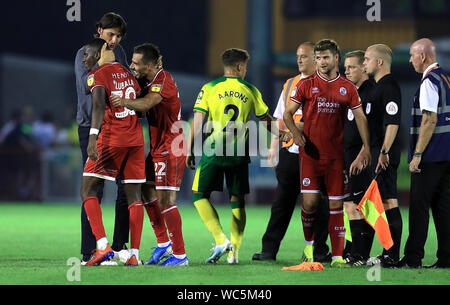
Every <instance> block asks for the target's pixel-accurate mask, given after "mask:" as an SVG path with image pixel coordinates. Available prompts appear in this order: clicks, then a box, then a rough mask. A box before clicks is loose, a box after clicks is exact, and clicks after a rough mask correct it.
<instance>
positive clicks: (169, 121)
mask: <svg viewBox="0 0 450 305" xmlns="http://www.w3.org/2000/svg"><path fill="white" fill-rule="evenodd" d="M147 88H148V92H153V93H158V94H160V95H161V96H162V101H161V102H160V103H159V104H158V105H156V106H155V107H153V108H152V109H150V111H149V112H148V114H147V118H148V124H149V129H150V139H151V149H152V150H151V153H152V156H153V158H158V157H164V156H165V155H167V154H169V153H170V154H175V155H180V150H179V149H183V148H184V135H183V129H182V128H181V102H180V94H179V93H178V88H177V85H176V83H175V81H174V79H173V78H172V75H171V74H170V73H169V72H167V71H165V70H163V69H161V70H159V71H158V73H156V75H155V77H154V78H153V81H151V82H150V83H149V84H148V85H147ZM177 137H178V139H180V140H181V141H179V142H178V141H177V142H176V145H174V146H176V147H172V142H173V141H174V139H175V138H177ZM174 150H177V151H174Z"/></svg>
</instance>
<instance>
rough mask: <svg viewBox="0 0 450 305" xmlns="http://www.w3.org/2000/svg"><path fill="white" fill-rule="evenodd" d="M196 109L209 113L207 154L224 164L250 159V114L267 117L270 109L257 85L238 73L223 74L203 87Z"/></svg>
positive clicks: (205, 147)
mask: <svg viewBox="0 0 450 305" xmlns="http://www.w3.org/2000/svg"><path fill="white" fill-rule="evenodd" d="M194 111H201V112H203V113H205V114H207V116H208V121H207V125H206V129H205V130H206V132H207V133H208V134H209V135H208V137H207V138H206V140H205V144H204V150H203V156H206V157H213V158H214V161H215V163H220V164H222V165H228V164H236V163H240V162H244V161H247V162H249V161H250V158H249V156H248V136H249V133H248V128H247V127H248V126H247V123H248V122H249V121H250V115H251V114H252V113H254V114H255V116H256V117H258V118H263V117H265V116H266V115H267V113H268V111H269V108H268V107H267V105H266V104H265V103H264V101H263V99H262V96H261V93H260V92H259V90H258V89H257V88H256V87H255V86H253V85H252V84H250V83H248V82H246V81H245V80H243V79H241V78H238V77H220V78H218V79H216V80H214V81H212V82H209V83H207V84H205V85H204V86H203V87H202V89H201V91H200V93H199V94H198V97H197V100H196V102H195V106H194ZM208 149H209V150H208Z"/></svg>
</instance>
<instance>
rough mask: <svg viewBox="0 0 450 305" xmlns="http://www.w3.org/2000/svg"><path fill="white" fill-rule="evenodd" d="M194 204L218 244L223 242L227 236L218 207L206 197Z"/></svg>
mask: <svg viewBox="0 0 450 305" xmlns="http://www.w3.org/2000/svg"><path fill="white" fill-rule="evenodd" d="M194 205H195V208H196V209H197V212H198V214H199V215H200V217H201V219H202V220H203V223H204V224H205V225H206V227H207V228H208V230H209V232H211V234H212V235H213V237H214V240H215V241H216V244H223V243H224V242H225V238H226V237H225V234H224V232H223V229H222V226H221V225H220V221H219V215H217V211H216V209H215V208H214V207H213V206H212V204H211V203H210V202H209V200H208V199H205V198H203V199H200V200H197V201H195V202H194Z"/></svg>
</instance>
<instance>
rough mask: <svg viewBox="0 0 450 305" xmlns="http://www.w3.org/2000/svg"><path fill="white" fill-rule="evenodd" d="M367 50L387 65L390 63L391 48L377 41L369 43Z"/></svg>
mask: <svg viewBox="0 0 450 305" xmlns="http://www.w3.org/2000/svg"><path fill="white" fill-rule="evenodd" d="M367 51H371V52H373V55H374V56H375V57H376V58H377V59H378V58H381V59H383V61H384V63H385V64H387V65H388V66H389V67H390V66H391V64H392V50H391V48H389V47H388V46H387V45H385V44H382V43H379V44H374V45H371V46H370V47H368V48H367Z"/></svg>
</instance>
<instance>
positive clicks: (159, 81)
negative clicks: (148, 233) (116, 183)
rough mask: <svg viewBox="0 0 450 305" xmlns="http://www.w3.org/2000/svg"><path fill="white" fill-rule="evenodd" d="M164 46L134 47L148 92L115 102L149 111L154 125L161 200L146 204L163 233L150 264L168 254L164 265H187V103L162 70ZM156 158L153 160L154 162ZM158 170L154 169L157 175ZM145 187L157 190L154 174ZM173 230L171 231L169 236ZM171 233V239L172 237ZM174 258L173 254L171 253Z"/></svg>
mask: <svg viewBox="0 0 450 305" xmlns="http://www.w3.org/2000/svg"><path fill="white" fill-rule="evenodd" d="M161 58H162V57H161V55H160V52H159V48H158V47H157V46H155V45H153V44H151V43H144V44H142V45H139V46H137V47H135V48H134V53H133V59H132V63H131V65H130V68H131V69H132V70H133V71H134V72H135V73H136V77H137V78H146V79H147V80H148V81H149V83H148V84H147V86H146V89H148V93H147V94H146V95H145V96H144V97H142V98H138V99H136V100H131V99H127V98H126V97H125V98H120V97H118V96H112V97H111V100H112V102H113V105H115V106H125V107H127V108H130V109H133V110H135V111H141V112H147V118H148V123H149V128H150V138H151V139H150V140H151V152H150V154H149V155H148V156H147V159H148V158H153V163H154V169H153V170H154V178H155V179H154V180H155V182H154V183H155V189H156V197H157V198H156V199H157V200H151V198H149V199H150V200H149V201H148V202H147V204H146V210H147V213H148V215H149V218H150V222H151V223H152V227H153V230H154V231H155V235H156V237H157V242H158V247H156V248H155V251H154V252H153V254H152V257H151V258H150V259H149V260H148V261H147V262H146V264H157V263H158V262H159V261H160V260H161V258H162V257H164V256H169V258H168V259H167V260H166V261H165V262H163V263H162V264H160V265H162V266H186V265H188V264H189V263H188V258H187V257H186V252H185V249H184V241H183V234H182V224H181V216H180V213H179V212H178V208H177V206H176V192H177V191H179V189H180V185H181V180H182V177H183V170H184V163H185V159H186V154H185V152H184V149H185V145H184V135H183V130H182V128H181V121H180V119H181V103H180V96H179V93H178V88H177V86H176V84H175V81H174V79H173V78H172V75H171V74H170V73H169V72H167V71H165V70H164V69H162V65H161ZM151 163H152V162H147V169H146V170H147V172H149V170H152V169H149V168H148V166H151ZM152 174H153V173H152ZM150 176H153V175H147V183H146V184H144V186H143V194H148V193H149V192H147V190H146V189H148V188H151V187H152V186H151V185H150V183H148V182H149V177H150ZM167 231H168V232H169V235H168V234H167ZM169 236H170V238H169ZM171 252H172V253H173V256H170V253H171Z"/></svg>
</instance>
